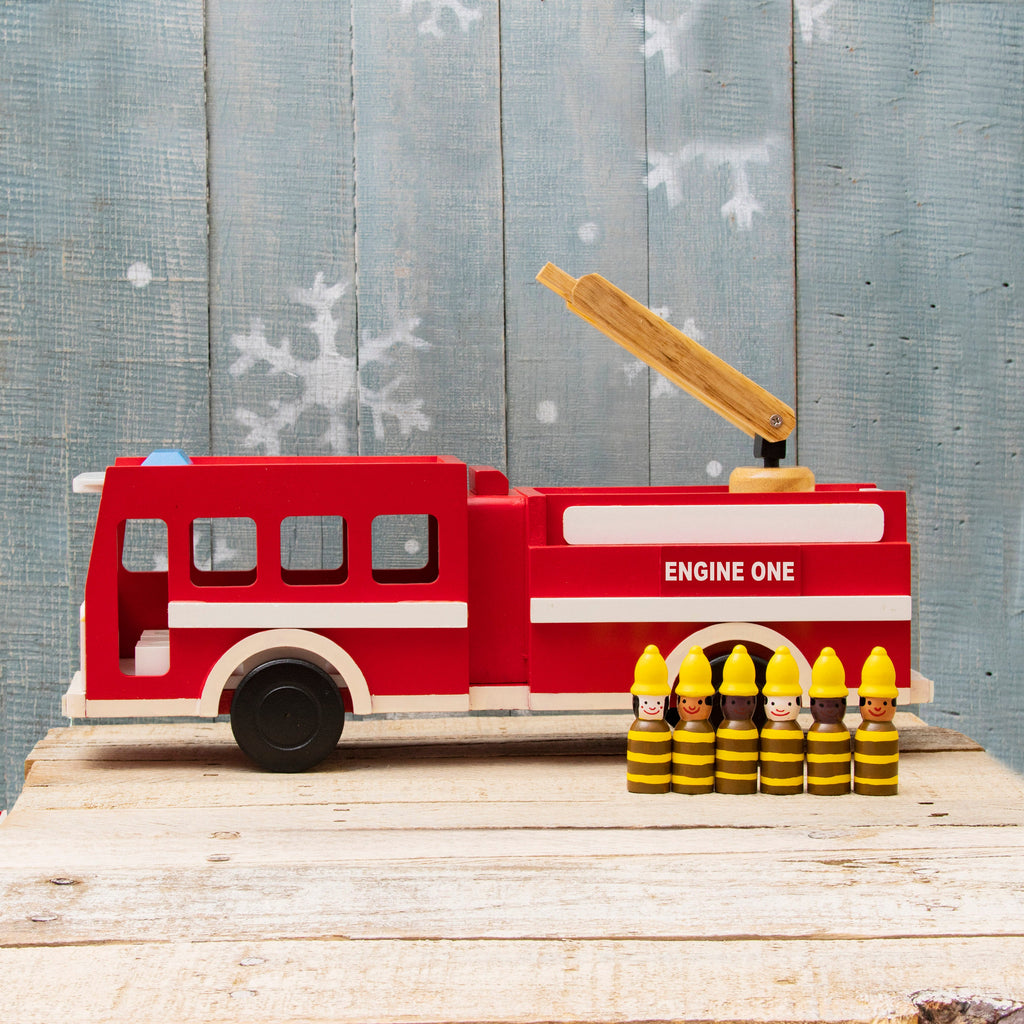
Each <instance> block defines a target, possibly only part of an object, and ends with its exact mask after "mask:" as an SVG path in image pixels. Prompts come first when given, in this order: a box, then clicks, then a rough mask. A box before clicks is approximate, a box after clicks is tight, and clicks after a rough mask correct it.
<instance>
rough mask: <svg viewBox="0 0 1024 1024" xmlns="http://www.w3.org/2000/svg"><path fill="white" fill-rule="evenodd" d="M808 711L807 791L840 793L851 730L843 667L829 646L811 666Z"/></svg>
mask: <svg viewBox="0 0 1024 1024" xmlns="http://www.w3.org/2000/svg"><path fill="white" fill-rule="evenodd" d="M810 698H811V715H812V716H813V717H814V722H813V724H812V725H811V727H810V729H808V731H807V792H808V793H815V794H817V795H818V796H839V795H841V794H843V793H849V792H850V754H851V746H850V730H849V729H847V728H846V726H845V725H844V724H843V716H844V715H845V714H846V698H847V692H846V670H845V669H844V668H843V663H842V662H841V661H840V660H839V656H838V655H837V654H836V652H835V651H834V650H832V648H831V647H825V648H823V649H822V652H821V654H819V655H818V660H817V661H816V662H815V663H814V665H813V666H812V668H811V689H810Z"/></svg>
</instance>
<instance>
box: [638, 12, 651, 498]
mask: <svg viewBox="0 0 1024 1024" xmlns="http://www.w3.org/2000/svg"><path fill="white" fill-rule="evenodd" d="M639 21H640V47H639V52H640V54H641V64H640V66H641V67H642V68H643V109H644V152H643V160H644V165H645V167H646V168H647V169H649V168H650V160H649V159H648V157H649V154H650V149H651V144H650V136H649V134H648V111H647V66H648V60H647V57H646V55H645V54H644V45H643V44H644V40H645V39H646V36H647V29H646V24H647V2H646V0H642V2H641V4H640V19H639ZM645 177H646V175H645ZM645 189H646V192H647V203H646V206H647V220H646V223H645V224H644V233H645V235H646V242H645V244H644V252H645V253H646V266H645V268H644V277H645V279H646V284H645V291H646V294H645V296H644V305H646V306H648V307H650V305H651V203H652V197H653V195H654V193H653V191H652V190H651V189H650V188H647V187H646V186H645ZM644 372H645V373H646V374H647V484H648V486H650V485H651V484H652V483H653V481H654V470H653V460H652V457H651V419H652V410H653V409H654V402H653V401H652V393H651V389H652V387H653V381H652V379H651V371H650V369H649V368H648V367H644Z"/></svg>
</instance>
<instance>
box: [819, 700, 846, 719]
mask: <svg viewBox="0 0 1024 1024" xmlns="http://www.w3.org/2000/svg"><path fill="white" fill-rule="evenodd" d="M811 714H812V715H813V716H814V720H815V721H816V722H821V723H822V724H823V725H838V724H839V723H840V722H841V721H842V720H843V716H844V715H845V714H846V701H845V700H843V698H842V697H812V698H811Z"/></svg>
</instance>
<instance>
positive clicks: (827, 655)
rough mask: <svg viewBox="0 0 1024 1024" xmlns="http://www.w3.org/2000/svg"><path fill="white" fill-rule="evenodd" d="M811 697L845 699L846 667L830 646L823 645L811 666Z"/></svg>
mask: <svg viewBox="0 0 1024 1024" xmlns="http://www.w3.org/2000/svg"><path fill="white" fill-rule="evenodd" d="M809 693H810V695H811V696H812V697H820V698H825V699H832V700H837V699H839V698H842V699H843V700H846V697H847V692H846V669H844V668H843V663H842V662H841V661H840V660H839V655H838V654H836V652H835V651H834V650H832V648H831V647H823V648H822V650H821V654H819V655H818V660H817V661H816V662H815V663H814V665H813V666H812V667H811V689H810V690H809Z"/></svg>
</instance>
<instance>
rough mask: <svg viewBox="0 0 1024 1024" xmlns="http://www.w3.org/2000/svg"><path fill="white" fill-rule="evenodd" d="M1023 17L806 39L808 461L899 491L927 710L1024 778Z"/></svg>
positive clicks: (1012, 10)
mask: <svg viewBox="0 0 1024 1024" xmlns="http://www.w3.org/2000/svg"><path fill="white" fill-rule="evenodd" d="M1022 42H1024V8H1021V6H1020V5H1018V4H1012V3H942V4H932V3H930V2H907V3H899V4H885V3H878V4H873V3H872V4H867V5H863V4H861V5H857V7H856V8H854V7H852V6H849V5H842V4H836V5H835V6H834V7H833V8H832V9H831V10H830V11H829V12H828V14H827V15H826V16H825V17H824V18H823V20H822V21H821V22H820V23H815V26H813V27H811V26H808V29H807V32H806V33H805V36H803V37H799V38H798V39H797V42H796V56H797V74H796V124H797V147H796V153H797V168H798V181H797V193H798V196H799V197H800V202H799V205H800V213H799V218H798V236H797V238H798V260H797V273H798V280H799V282H800V296H801V301H800V324H799V328H800V339H801V340H800V363H799V368H800V373H799V391H800V402H799V408H798V418H799V419H800V422H801V423H802V424H803V433H802V437H803V438H804V441H803V443H802V445H801V454H802V457H803V458H804V460H805V461H806V462H807V463H808V464H809V465H810V466H811V467H812V468H813V469H814V470H815V471H816V472H817V474H818V478H819V479H820V480H823V481H827V480H838V479H847V480H849V479H860V478H871V479H873V480H876V481H877V482H878V483H879V484H880V485H881V486H885V487H898V488H906V490H907V492H908V499H909V511H910V524H911V531H912V532H911V542H912V544H913V548H914V553H915V583H916V601H915V615H916V618H917V623H918V629H919V633H920V667H921V670H922V671H923V672H924V673H925V674H926V675H928V676H929V677H930V678H933V679H934V680H935V681H936V703H935V705H934V706H933V707H931V708H930V709H929V710H928V712H927V715H928V717H929V718H930V719H932V720H933V721H935V722H937V723H941V724H954V723H955V724H956V725H957V727H959V728H963V729H964V730H965V731H967V732H968V733H970V734H971V735H973V736H974V737H975V738H977V739H978V740H980V741H981V742H982V743H984V744H985V745H986V746H987V747H989V748H990V749H992V750H993V751H994V752H995V753H997V754H998V755H999V756H1001V757H1003V758H1006V759H1007V760H1009V761H1010V762H1011V763H1012V764H1015V765H1017V766H1018V767H1020V766H1021V765H1022V764H1024V746H1022V743H1021V737H1022V736H1024V691H1022V689H1021V687H1020V685H1019V666H1020V664H1021V660H1022V658H1024V634H1022V632H1021V629H1020V616H1021V609H1022V607H1024V587H1022V583H1021V579H1022V576H1021V570H1022V539H1024V505H1022V493H1024V490H1022V482H1024V478H1022V466H1021V457H1020V438H1021V435H1022V432H1024V389H1022V378H1021V367H1020V343H1021V338H1022V336H1024V312H1022V306H1021V300H1020V291H1019V289H1020V285H1021V282H1020V273H1021V268H1022V265H1024V259H1022V257H1024V234H1022V232H1021V220H1020V202H1021V196H1022V191H1024V181H1022V176H1021V161H1020V154H1021V152H1022V146H1024V125H1022V121H1021V118H1020V116H1019V111H1020V110H1021V109H1022V105H1024V74H1022V65H1021V46H1022Z"/></svg>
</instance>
